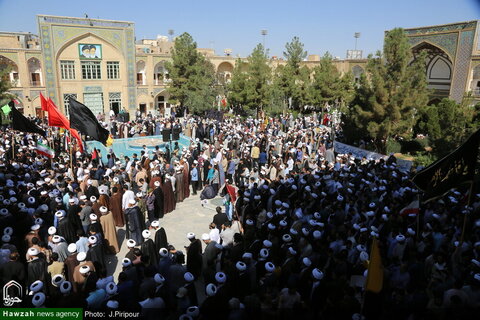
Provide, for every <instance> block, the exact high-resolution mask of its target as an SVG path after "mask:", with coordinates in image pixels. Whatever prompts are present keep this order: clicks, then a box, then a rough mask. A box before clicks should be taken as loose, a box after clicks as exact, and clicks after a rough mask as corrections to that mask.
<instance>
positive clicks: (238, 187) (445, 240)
mask: <svg viewBox="0 0 480 320" xmlns="http://www.w3.org/2000/svg"><path fill="white" fill-rule="evenodd" d="M319 118H320V117H317V116H315V115H313V116H301V117H298V118H294V117H293V116H286V117H277V118H265V119H262V120H259V119H252V118H247V119H240V118H226V119H223V120H221V121H219V120H218V119H215V120H213V119H205V118H197V117H193V116H187V117H183V118H179V119H158V118H156V117H148V116H147V117H144V118H142V117H141V118H139V119H135V120H133V121H131V122H127V123H123V122H120V121H116V120H111V121H109V123H108V124H106V125H108V127H109V129H110V130H111V132H112V135H113V136H115V137H127V136H128V137H131V136H136V135H155V134H160V132H161V131H162V130H163V129H164V128H174V127H177V128H181V130H182V131H183V133H184V134H185V135H186V136H187V137H189V138H190V139H191V144H190V146H188V147H183V148H182V147H180V146H178V145H176V146H175V147H173V148H172V150H170V149H167V150H162V149H160V148H156V149H155V150H154V151H149V150H147V149H145V150H143V151H142V152H141V154H139V155H134V156H133V157H131V158H130V157H124V158H123V159H120V158H118V156H117V155H115V154H114V153H113V152H109V153H108V154H107V155H103V161H102V158H101V155H100V154H99V153H98V152H97V151H94V152H91V150H90V151H89V152H84V153H80V152H73V153H72V154H70V153H69V152H65V146H64V144H65V143H66V142H65V141H64V139H62V138H61V135H60V134H59V133H58V132H56V131H55V132H53V134H52V135H51V136H50V138H49V139H50V140H49V144H51V145H53V146H54V147H55V149H56V151H57V154H56V157H55V158H54V159H48V158H45V157H43V156H40V155H37V154H36V153H35V141H36V140H37V139H39V137H37V136H34V135H31V134H20V133H18V132H13V131H11V130H10V129H8V128H6V127H4V128H3V130H2V132H1V134H0V201H1V202H0V207H1V209H0V233H1V235H2V238H1V243H2V245H1V251H0V277H1V283H0V284H1V285H2V286H3V285H4V284H5V283H7V282H8V281H10V280H15V281H17V282H19V283H20V284H22V285H23V286H25V288H27V290H26V295H25V297H24V299H23V302H22V303H21V304H20V305H22V306H35V307H45V306H46V307H84V308H86V309H88V310H103V311H108V310H127V311H131V312H138V314H139V315H141V316H143V317H145V318H149V319H154V318H155V319H156V318H167V319H232V320H233V319H248V318H251V317H253V318H262V319H277V318H281V319H290V318H293V317H298V318H302V319H362V317H366V318H367V319H375V318H382V319H407V318H410V319H417V318H421V319H469V318H471V316H472V314H475V312H476V311H478V310H479V307H480V214H479V207H480V195H474V200H473V204H472V205H471V206H467V205H466V191H465V190H463V189H459V190H452V191H451V192H449V193H448V194H447V195H445V196H444V197H442V198H440V199H437V200H434V201H431V202H429V203H426V204H422V205H421V208H420V213H419V214H418V215H417V214H409V215H401V214H400V211H401V209H402V208H404V207H405V206H407V205H408V204H409V203H411V202H412V201H413V200H414V199H416V198H417V197H418V196H419V195H420V194H421V192H420V191H419V190H418V189H417V188H416V186H415V185H414V184H413V182H412V181H411V178H412V174H413V172H407V171H405V170H403V169H401V168H399V166H397V164H396V159H395V158H394V157H393V156H390V157H388V158H386V159H382V160H375V161H374V160H369V159H366V158H356V157H355V156H354V155H352V154H336V153H335V150H334V149H333V144H332V141H331V140H332V136H331V129H330V128H328V127H325V126H321V125H320V124H321V121H320V119H319ZM197 192H198V193H200V198H201V199H203V200H202V202H201V203H199V206H200V205H201V204H205V201H207V199H209V198H212V197H214V196H217V197H223V204H224V206H223V207H218V208H217V211H216V214H215V216H214V217H213V220H212V221H211V223H210V221H207V223H206V225H205V233H203V234H201V235H195V234H193V233H188V234H186V237H187V238H188V239H189V240H190V245H189V246H188V247H186V248H184V249H180V248H175V247H173V246H172V245H171V244H170V243H169V242H168V237H167V235H168V233H169V230H165V229H164V228H163V227H162V218H163V217H164V215H165V214H173V215H174V214H176V213H175V206H176V203H178V202H181V201H183V200H184V199H185V198H188V197H190V196H192V195H194V194H197ZM187 227H188V226H187ZM120 228H125V230H126V241H124V244H123V245H125V246H127V247H128V253H127V254H126V256H125V257H123V256H118V257H117V258H118V263H121V264H122V272H120V273H119V274H118V276H115V277H114V276H113V275H112V274H109V273H108V272H107V269H108V268H107V265H106V263H107V261H108V259H107V258H108V257H110V256H113V255H117V254H118V252H119V250H120V248H119V242H118V239H117V236H118V230H120ZM374 238H375V239H377V240H378V244H379V248H380V253H381V258H382V264H383V268H384V277H383V279H384V280H383V287H382V290H381V292H380V293H372V292H366V291H365V290H364V283H365V279H366V277H367V270H368V264H369V261H370V257H369V255H370V248H371V244H372V239H374ZM199 293H201V294H199Z"/></svg>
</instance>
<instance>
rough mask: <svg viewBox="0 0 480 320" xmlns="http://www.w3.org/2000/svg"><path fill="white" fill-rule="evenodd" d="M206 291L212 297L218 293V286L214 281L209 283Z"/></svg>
mask: <svg viewBox="0 0 480 320" xmlns="http://www.w3.org/2000/svg"><path fill="white" fill-rule="evenodd" d="M205 291H206V293H207V296H209V297H212V296H214V295H215V294H216V293H217V286H216V285H214V284H213V283H209V284H207V287H206V289H205Z"/></svg>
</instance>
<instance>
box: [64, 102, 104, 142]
mask: <svg viewBox="0 0 480 320" xmlns="http://www.w3.org/2000/svg"><path fill="white" fill-rule="evenodd" d="M69 105H70V127H71V128H73V129H77V130H78V131H79V132H81V133H83V134H85V135H87V136H89V137H90V138H92V139H93V140H97V141H100V142H101V143H103V144H104V145H106V143H107V139H108V136H109V132H108V130H107V129H105V128H103V127H102V126H101V125H100V123H99V122H98V120H97V118H95V115H94V114H93V112H92V111H91V110H90V109H89V108H88V107H87V106H86V105H84V104H81V103H80V102H78V101H77V100H75V99H73V98H70V101H69Z"/></svg>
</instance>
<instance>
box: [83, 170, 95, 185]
mask: <svg viewBox="0 0 480 320" xmlns="http://www.w3.org/2000/svg"><path fill="white" fill-rule="evenodd" d="M85 172H87V170H85ZM92 183H93V182H92V179H88V180H87V184H88V185H91V184H92Z"/></svg>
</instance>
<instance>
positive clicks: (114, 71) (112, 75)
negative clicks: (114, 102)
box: [107, 61, 120, 79]
mask: <svg viewBox="0 0 480 320" xmlns="http://www.w3.org/2000/svg"><path fill="white" fill-rule="evenodd" d="M107 78H108V79H120V62H118V61H107Z"/></svg>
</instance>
